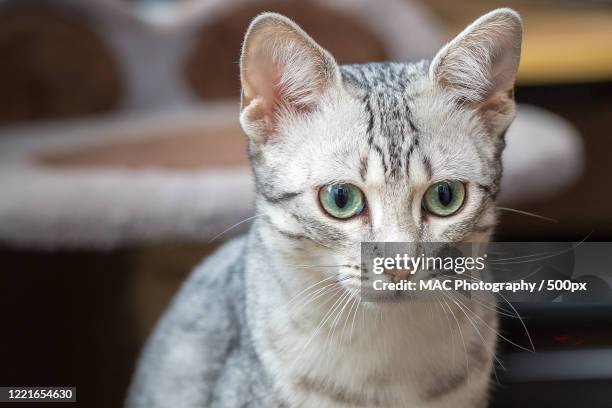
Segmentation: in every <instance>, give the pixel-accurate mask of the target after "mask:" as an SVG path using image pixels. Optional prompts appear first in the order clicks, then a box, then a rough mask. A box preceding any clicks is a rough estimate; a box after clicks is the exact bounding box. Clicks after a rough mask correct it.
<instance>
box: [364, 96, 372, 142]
mask: <svg viewBox="0 0 612 408" xmlns="http://www.w3.org/2000/svg"><path fill="white" fill-rule="evenodd" d="M363 101H364V103H365V109H366V113H367V115H368V128H367V130H366V133H367V134H368V135H371V133H372V128H373V127H374V113H373V112H372V105H370V98H368V97H367V96H365V97H364V98H363ZM370 139H371V137H370Z"/></svg>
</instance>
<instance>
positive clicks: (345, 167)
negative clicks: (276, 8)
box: [127, 9, 522, 408]
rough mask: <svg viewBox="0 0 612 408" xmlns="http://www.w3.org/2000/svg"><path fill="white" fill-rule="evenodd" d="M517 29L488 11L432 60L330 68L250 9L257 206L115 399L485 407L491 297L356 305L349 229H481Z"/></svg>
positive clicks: (492, 185) (168, 318) (470, 233)
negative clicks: (244, 230) (485, 302)
mask: <svg viewBox="0 0 612 408" xmlns="http://www.w3.org/2000/svg"><path fill="white" fill-rule="evenodd" d="M521 39H522V23H521V19H520V17H519V15H518V14H517V13H516V12H514V11H513V10H511V9H498V10H495V11H492V12H490V13H489V14H486V15H484V16H482V17H480V18H479V19H477V20H476V21H475V22H474V23H472V24H471V25H470V26H468V27H467V28H466V29H465V30H464V31H463V32H462V33H460V34H459V35H458V36H457V37H456V38H455V39H453V40H452V41H451V42H449V43H448V44H446V45H445V46H444V47H443V48H442V49H441V50H440V51H439V52H438V53H437V54H436V55H435V57H434V58H433V59H432V60H431V61H421V62H417V63H394V62H391V63H369V64H364V65H348V66H339V65H338V64H337V63H336V62H335V60H334V57H333V56H332V55H331V54H330V53H329V52H328V51H326V50H325V49H323V48H322V47H321V46H319V45H318V44H317V43H316V42H315V41H314V40H313V39H312V38H311V37H309V36H308V35H307V34H306V33H305V32H304V31H302V29H301V28H299V27H298V26H297V25H296V24H295V23H294V22H293V21H291V20H289V19H288V18H286V17H283V16H281V15H278V14H274V13H265V14H261V15H259V16H257V17H256V18H255V19H254V20H253V22H252V23H251V25H250V27H249V28H248V30H247V33H246V36H245V40H244V45H243V48H242V55H241V58H240V74H241V81H242V97H241V113H240V122H241V125H242V128H243V130H244V132H245V133H246V135H247V136H248V140H249V157H250V160H251V164H252V168H253V172H254V178H255V181H256V192H257V198H256V216H255V218H254V221H253V224H252V226H251V228H250V231H249V233H248V234H247V235H246V236H244V237H239V238H236V239H233V240H231V241H230V242H228V243H226V244H225V245H224V246H223V247H222V248H221V249H219V250H218V252H217V253H215V254H214V255H212V256H211V257H210V258H209V259H208V260H206V261H205V262H204V263H203V264H202V265H200V266H198V267H197V268H196V269H195V270H194V271H193V272H192V275H191V276H190V278H189V279H188V280H187V282H186V283H185V284H184V286H183V287H182V289H180V291H179V293H178V294H177V295H176V297H175V299H174V301H173V302H172V304H171V306H170V307H169V309H168V310H167V311H166V312H165V314H164V315H163V317H162V318H161V321H160V322H159V324H158V326H157V328H156V329H155V331H154V333H153V335H152V336H151V338H150V339H149V340H148V342H147V344H146V346H145V349H144V352H143V355H142V356H141V359H140V361H139V364H138V367H137V370H136V373H135V376H134V380H133V384H132V386H131V389H130V392H129V395H128V399H127V406H129V407H133V408H137V407H143V408H145V407H146V408H155V407H211V408H213V407H214V408H219V407H266V408H269V407H318V408H322V407H470V408H474V407H484V406H486V405H487V404H488V393H489V383H490V377H491V373H492V368H493V361H494V358H495V347H496V337H497V336H496V332H495V330H496V327H497V317H496V315H495V313H494V312H492V311H491V310H492V308H486V307H484V306H479V305H478V304H476V303H473V304H468V303H467V302H466V303H465V305H466V306H465V307H469V308H470V315H471V316H474V317H473V318H471V319H470V318H467V317H466V316H468V314H467V313H464V308H463V307H461V306H460V304H457V303H453V302H451V301H449V302H446V304H444V303H442V302H439V303H436V306H437V307H433V308H432V307H431V304H427V303H426V302H382V303H377V302H362V301H361V300H362V299H360V292H359V285H360V266H359V265H360V243H361V242H365V241H379V242H389V241H397V242H402V241H405V242H422V241H444V242H473V241H478V242H483V241H487V240H489V239H490V237H491V234H492V233H493V231H494V228H495V224H496V207H495V198H496V195H497V193H498V191H499V184H500V178H501V173H502V165H501V153H502V150H503V148H504V135H505V131H506V129H507V128H508V126H509V125H510V123H511V122H512V119H513V117H514V112H515V103H514V98H513V88H514V81H515V77H516V72H517V68H518V64H519V58H520V49H521ZM228 188H231V186H228ZM366 303H367V304H366ZM332 305H334V306H332ZM333 307H335V309H332V308H333ZM340 310H341V311H340ZM332 312H333V313H332ZM351 314H352V316H351ZM476 317H477V318H476Z"/></svg>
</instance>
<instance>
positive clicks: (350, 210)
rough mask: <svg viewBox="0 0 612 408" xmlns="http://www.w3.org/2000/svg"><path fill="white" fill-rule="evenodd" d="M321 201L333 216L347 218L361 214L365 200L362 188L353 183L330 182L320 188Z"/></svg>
mask: <svg viewBox="0 0 612 408" xmlns="http://www.w3.org/2000/svg"><path fill="white" fill-rule="evenodd" d="M319 201H321V205H322V206H323V209H324V210H325V211H326V212H327V213H328V214H329V215H331V216H332V217H335V218H340V219H343V220H344V219H347V218H351V217H354V216H355V215H357V214H360V213H361V212H362V211H363V209H364V207H365V200H364V198H363V193H362V192H361V190H360V189H358V188H357V187H355V186H354V185H352V184H330V185H328V186H324V187H322V188H321V190H319Z"/></svg>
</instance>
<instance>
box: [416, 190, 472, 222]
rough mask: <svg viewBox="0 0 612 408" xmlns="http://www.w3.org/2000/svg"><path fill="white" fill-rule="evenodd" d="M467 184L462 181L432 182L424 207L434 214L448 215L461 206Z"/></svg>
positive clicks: (424, 200)
mask: <svg viewBox="0 0 612 408" xmlns="http://www.w3.org/2000/svg"><path fill="white" fill-rule="evenodd" d="M463 200H465V186H464V185H463V183H461V182H460V181H440V182H439V183H436V184H432V185H431V186H430V187H429V188H428V189H427V192H426V193H425V197H423V207H424V208H425V209H426V210H427V211H428V212H430V213H431V214H433V215H437V216H439V217H447V216H449V215H452V214H454V213H456V212H457V210H459V208H461V204H463Z"/></svg>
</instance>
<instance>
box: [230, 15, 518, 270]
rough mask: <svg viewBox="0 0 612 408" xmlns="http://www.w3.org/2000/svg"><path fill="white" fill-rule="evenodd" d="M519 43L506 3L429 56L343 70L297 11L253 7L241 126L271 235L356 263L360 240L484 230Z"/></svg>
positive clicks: (305, 254)
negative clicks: (298, 21)
mask: <svg viewBox="0 0 612 408" xmlns="http://www.w3.org/2000/svg"><path fill="white" fill-rule="evenodd" d="M520 43H521V23H520V20H519V18H518V16H517V15H516V13H514V12H512V11H509V10H498V11H495V12H493V13H490V14H488V15H487V16H484V17H482V18H481V19H479V20H477V21H476V22H475V23H474V24H472V25H471V26H470V27H468V29H466V30H465V31H464V32H463V33H462V34H461V35H459V36H458V37H457V38H456V39H455V40H454V41H452V42H451V43H449V44H448V45H447V46H445V47H444V48H443V49H442V50H441V51H440V52H439V53H438V55H437V56H436V57H435V58H434V59H433V61H432V62H431V63H429V62H420V63H416V64H405V63H384V64H367V65H352V66H342V67H339V66H338V65H337V64H336V63H335V61H334V59H333V57H332V56H331V55H330V54H329V53H328V52H327V51H325V50H324V49H322V48H321V47H320V46H318V45H317V44H316V43H315V42H314V41H313V40H312V39H311V38H310V37H308V36H307V35H306V34H305V33H304V32H303V31H302V30H301V29H299V27H297V26H296V25H295V24H294V23H293V22H291V21H290V20H288V19H286V18H284V17H282V16H279V15H275V14H264V15H261V16H259V17H258V18H256V19H255V20H254V22H253V23H252V25H251V27H250V28H249V31H248V33H247V37H246V39H245V45H244V48H243V54H242V58H241V74H242V84H243V98H242V115H241V123H242V126H243V128H244V130H245V132H246V133H247V135H248V136H249V138H250V154H251V161H252V164H253V169H254V172H255V178H256V182H257V191H258V204H257V206H258V212H259V214H260V215H261V217H262V222H264V223H265V224H266V225H267V228H268V230H269V231H270V239H274V240H278V243H277V246H278V247H279V248H282V250H283V251H286V252H289V253H291V252H293V253H294V255H295V258H296V259H297V258H300V257H301V258H303V259H305V260H306V261H307V260H308V258H309V257H310V258H312V257H316V258H317V259H319V260H321V259H326V260H328V261H329V262H334V264H338V265H351V266H353V265H355V262H358V256H359V246H360V243H361V242H362V241H483V240H487V239H488V238H489V236H490V234H491V233H492V230H493V226H494V223H495V206H494V200H495V195H496V193H497V191H498V187H499V179H500V177H501V162H500V157H501V151H502V149H503V146H504V141H503V134H504V132H505V130H506V128H507V127H508V126H509V124H510V122H511V120H512V117H513V115H514V102H513V99H512V88H513V85H514V78H515V75H516V69H517V66H518V60H519V54H520Z"/></svg>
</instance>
